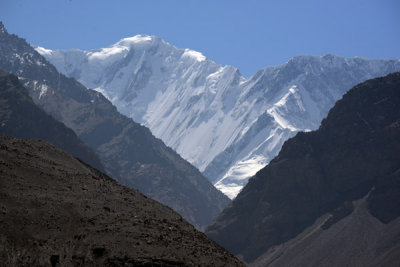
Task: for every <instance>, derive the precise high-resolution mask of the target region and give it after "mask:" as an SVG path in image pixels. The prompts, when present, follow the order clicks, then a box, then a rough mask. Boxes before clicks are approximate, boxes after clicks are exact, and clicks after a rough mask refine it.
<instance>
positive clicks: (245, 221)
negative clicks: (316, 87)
mask: <svg viewBox="0 0 400 267" xmlns="http://www.w3.org/2000/svg"><path fill="white" fill-rule="evenodd" d="M399 173H400V73H395V74H391V75H388V76H387V77H384V78H377V79H373V80H369V81H367V82H365V83H362V84H359V85H357V86H356V87H354V88H353V89H351V90H350V91H349V92H348V93H346V94H345V95H344V97H343V99H341V100H340V101H338V102H337V103H336V105H335V106H334V108H333V109H332V110H331V111H330V112H329V115H328V117H327V118H326V119H325V120H324V121H323V122H322V125H321V127H320V128H319V129H318V130H317V131H314V132H308V133H298V134H297V135H296V136H295V137H294V138H291V139H289V140H288V141H286V142H285V144H284V145H283V147H282V150H281V151H280V152H279V155H278V156H277V157H276V158H274V159H273V160H272V161H271V163H270V164H269V165H268V166H267V167H265V168H264V169H262V170H261V171H259V172H258V173H257V174H256V175H255V176H254V177H253V178H251V179H250V181H249V183H248V185H247V186H246V187H245V188H244V189H243V191H242V192H241V193H240V194H239V195H238V197H237V198H236V199H235V200H234V201H233V202H232V204H231V205H229V206H228V208H226V209H225V210H224V211H223V212H222V213H221V215H220V216H219V217H218V218H217V220H216V221H215V222H214V223H213V224H211V225H210V226H209V227H208V230H207V232H206V233H207V235H208V236H209V237H211V238H212V239H214V240H216V241H217V242H218V243H220V244H221V245H223V246H225V247H226V248H227V249H229V250H230V251H231V252H232V253H234V254H236V255H239V256H240V257H242V258H243V259H244V260H245V261H246V262H252V261H254V260H256V259H257V258H258V257H260V256H261V255H263V254H264V257H262V259H260V262H261V263H266V262H269V263H270V264H271V265H274V264H275V260H276V264H277V266H280V265H279V263H285V264H286V263H294V262H296V260H299V262H303V263H304V262H307V264H306V265H308V266H320V264H324V265H325V266H326V265H330V266H332V265H333V266H341V265H343V263H349V264H350V263H351V264H350V265H351V266H367V265H370V264H372V265H373V266H379V265H381V264H383V263H385V260H388V262H387V264H388V266H396V264H397V263H396V264H394V263H395V261H393V259H396V257H397V259H398V257H399V256H400V243H399V238H398V236H399V235H400V224H399V219H398V217H399V215H400V209H399V208H398V207H399V204H400V180H399ZM357 201H358V202H357ZM360 202H361V204H360ZM357 203H359V204H357ZM360 205H361V207H359V206H360ZM360 214H362V215H360ZM324 216H325V217H324ZM310 227H311V228H310ZM344 228H345V229H344ZM307 229H308V230H307ZM310 229H311V230H310ZM355 229H357V231H353V230H355ZM305 231H309V234H306V233H307V232H305ZM350 233H351V234H350ZM347 234H349V236H346V235H347ZM342 241H343V242H345V241H346V242H347V241H349V242H350V241H351V242H350V243H347V244H345V243H343V242H342ZM285 242H286V243H285ZM365 242H366V243H365ZM369 242H370V243H369ZM375 242H376V243H375ZM277 246H278V247H277ZM340 246H342V247H340ZM324 248H325V249H326V250H325V249H324ZM339 248H340V249H339ZM345 248H348V249H349V250H348V251H347V252H346V253H344V254H343V255H341V256H337V257H336V256H335V255H339V254H340V253H339V252H340V251H343V249H345ZM363 248H365V250H363ZM334 249H338V250H334ZM374 249H376V250H374ZM286 250H287V251H288V252H285V251H286ZM368 251H374V254H373V255H370V254H368V253H367V252H368ZM265 253H266V254H265ZM385 255H386V256H389V255H390V257H389V258H387V257H386V256H385ZM372 256H373V258H374V260H376V261H370V260H371V257H372ZM285 264H283V265H285ZM385 264H386V263H385ZM289 265H290V264H289ZM385 266H386V265H385Z"/></svg>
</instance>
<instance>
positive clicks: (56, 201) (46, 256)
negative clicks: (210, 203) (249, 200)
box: [0, 136, 242, 266]
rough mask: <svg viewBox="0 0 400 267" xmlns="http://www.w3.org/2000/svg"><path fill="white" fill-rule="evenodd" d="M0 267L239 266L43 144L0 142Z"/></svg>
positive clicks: (140, 199) (175, 220)
mask: <svg viewBox="0 0 400 267" xmlns="http://www.w3.org/2000/svg"><path fill="white" fill-rule="evenodd" d="M0 185H1V186H0V198H1V203H0V208H1V212H0V222H1V223H0V258H1V262H0V265H1V266H194V265H196V266H197V265H202V266H212V265H213V266H226V265H229V266H241V265H242V264H241V263H240V262H239V261H238V260H237V259H236V258H235V257H234V256H232V255H231V254H230V253H228V252H227V251H225V250H224V249H223V248H222V247H220V246H218V245H217V244H215V243H214V242H212V241H211V240H209V239H208V238H207V237H206V236H205V235H204V234H203V233H201V232H199V231H197V230H196V229H195V228H194V227H193V226H192V225H190V224H189V223H187V222H186V221H184V220H183V219H182V217H181V216H179V215H178V214H177V213H176V212H174V211H173V210H171V209H170V208H168V207H165V206H163V205H161V204H160V203H158V202H156V201H154V200H151V199H149V198H147V197H145V196H143V195H142V194H140V193H139V192H137V191H136V190H134V189H130V188H127V187H125V186H122V185H119V184H118V183H117V182H116V181H114V180H113V179H111V178H109V177H108V176H106V175H104V174H102V173H100V172H99V171H97V170H96V169H93V168H91V167H89V165H86V164H84V163H83V162H81V161H79V160H77V159H76V158H74V157H72V156H71V155H69V154H67V153H66V152H64V151H62V150H60V149H58V148H56V147H54V146H52V145H50V144H48V143H46V142H44V141H40V140H37V141H23V140H19V139H14V138H9V137H4V136H0Z"/></svg>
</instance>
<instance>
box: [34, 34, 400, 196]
mask: <svg viewBox="0 0 400 267" xmlns="http://www.w3.org/2000/svg"><path fill="white" fill-rule="evenodd" d="M36 50H37V51H38V52H39V53H41V54H42V55H43V56H45V57H46V58H47V59H48V60H49V61H50V62H51V63H53V64H54V65H55V66H56V67H57V69H58V70H59V71H61V72H62V73H64V74H66V75H67V76H71V77H74V78H75V79H77V80H78V81H80V82H81V83H83V84H84V85H86V86H87V87H89V88H93V89H95V90H97V91H99V92H101V93H103V94H104V95H105V96H106V97H107V98H108V99H109V100H111V101H112V102H113V104H114V105H115V106H116V107H117V108H118V110H119V111H120V112H121V113H123V114H124V115H127V116H129V117H131V118H133V119H134V120H135V121H137V122H139V123H142V124H144V125H146V126H147V127H149V128H150V129H151V131H152V133H153V134H154V135H155V136H156V137H158V138H161V139H162V140H163V141H164V142H165V143H166V144H167V145H168V146H170V147H172V148H173V149H175V150H176V151H177V152H178V153H179V154H180V155H181V156H182V157H183V158H185V159H186V160H188V161H189V162H191V163H192V164H193V165H195V166H196V167H197V168H199V170H200V171H202V172H203V174H205V176H206V177H208V178H209V179H210V180H211V181H212V182H213V183H214V184H215V185H216V187H217V188H219V189H220V190H221V191H222V192H224V193H225V194H227V195H228V196H229V197H231V198H233V197H235V196H236V194H237V193H238V192H239V191H240V189H241V188H242V187H243V186H244V185H245V184H246V182H247V179H248V178H249V177H250V176H252V175H254V174H255V173H256V172H257V171H258V170H259V169H260V168H262V167H263V166H265V164H268V162H269V161H270V160H271V159H272V158H273V157H274V156H275V155H276V154H277V153H278V152H279V150H280V148H281V146H282V144H283V142H284V141H285V140H286V139H288V138H289V137H291V136H293V135H294V134H295V133H296V132H298V131H309V130H314V129H316V128H318V126H319V124H320V122H321V120H322V119H323V118H324V117H325V116H326V114H327V113H328V111H329V109H330V108H331V107H332V106H333V105H334V103H335V102H336V101H337V100H338V99H339V98H341V96H342V95H343V94H344V93H345V92H346V91H347V90H348V89H350V88H351V87H352V86H354V85H355V84H357V83H359V82H361V81H363V80H366V79H369V78H373V77H377V76H383V75H385V74H387V73H389V72H394V71H398V70H400V62H399V60H367V59H362V58H344V57H338V56H334V55H325V56H297V57H294V58H292V59H291V60H289V61H288V62H286V63H285V64H283V65H280V66H276V67H269V68H265V69H263V70H260V71H258V72H257V73H256V74H254V75H253V76H251V77H250V78H245V77H243V76H242V75H241V74H240V72H239V70H238V69H237V68H235V67H232V66H221V65H218V64H216V63H215V62H213V61H211V60H209V59H207V58H206V57H205V56H204V55H202V54H201V53H200V52H196V51H193V50H190V49H178V48H176V47H174V46H173V45H171V44H169V43H167V42H165V41H163V40H162V39H160V38H158V37H155V36H147V35H137V36H134V37H130V38H125V39H122V40H120V41H119V42H117V43H116V44H114V45H111V46H110V47H108V48H102V49H97V50H89V51H83V50H54V51H49V50H46V49H43V48H36Z"/></svg>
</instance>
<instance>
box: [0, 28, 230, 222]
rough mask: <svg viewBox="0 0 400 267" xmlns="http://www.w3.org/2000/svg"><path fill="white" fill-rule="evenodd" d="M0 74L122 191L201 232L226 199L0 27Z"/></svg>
mask: <svg viewBox="0 0 400 267" xmlns="http://www.w3.org/2000/svg"><path fill="white" fill-rule="evenodd" d="M0 69H4V70H6V71H9V72H11V73H13V74H15V75H17V76H18V77H19V79H20V81H22V82H23V84H24V85H25V86H26V88H27V89H28V90H29V94H30V95H31V97H32V99H33V101H34V102H35V103H37V104H38V105H40V106H41V107H42V108H43V109H44V110H45V111H46V112H48V113H49V114H51V115H52V116H54V117H55V118H56V119H58V120H60V121H61V122H63V123H64V124H65V125H66V126H67V127H70V128H71V129H72V130H74V131H75V133H76V134H77V135H78V136H79V138H81V140H83V141H84V142H85V143H86V144H88V145H89V146H90V147H91V148H92V149H93V150H95V152H97V154H98V155H99V157H100V159H101V160H102V162H103V164H104V166H105V169H106V172H107V173H108V174H110V175H111V176H112V177H113V178H115V179H117V180H118V181H120V182H122V183H124V184H125V185H128V186H131V187H134V188H137V189H139V190H140V191H141V192H142V193H144V194H145V195H147V196H149V197H151V198H154V199H156V200H158V201H160V202H161V203H163V204H165V205H168V206H170V207H171V208H173V209H174V210H175V211H178V212H179V213H180V214H181V215H182V216H183V217H184V218H186V219H187V220H188V221H189V222H191V223H193V224H194V225H195V226H196V227H198V228H200V229H203V228H204V227H205V226H206V225H207V224H209V223H210V222H211V221H212V220H213V219H214V218H215V217H216V216H217V215H218V214H219V212H220V211H222V209H223V208H224V207H225V206H226V205H227V203H228V202H229V199H228V198H227V197H226V196H225V195H223V194H222V193H221V192H220V191H218V190H217V189H215V188H214V187H213V185H212V184H211V183H210V182H209V181H208V180H207V179H206V178H204V177H203V176H202V175H201V173H200V172H199V171H198V170H197V169H196V168H194V167H193V166H192V165H190V164H189V163H188V162H186V161H185V160H184V159H182V158H181V157H180V156H179V155H178V154H176V153H175V152H174V151H173V150H171V149H170V148H168V147H166V146H165V145H164V144H163V143H162V142H161V141H160V140H159V139H156V138H155V137H154V136H153V135H152V134H151V133H150V131H149V130H148V129H147V128H145V127H143V126H141V125H139V124H137V123H135V122H133V121H132V120H131V119H128V118H127V117H125V116H123V115H121V114H120V113H118V111H117V110H116V108H115V107H114V106H113V105H112V104H111V103H110V102H109V101H108V100H107V99H105V98H104V97H103V96H102V95H101V94H100V93H98V92H95V91H93V90H88V89H86V88H85V87H84V86H82V85H81V84H80V83H78V82H76V81H75V80H73V79H69V78H67V77H65V76H64V75H62V74H60V73H58V72H57V70H56V69H55V67H54V66H52V65H51V64H50V63H48V62H47V61H46V60H45V59H44V58H43V57H42V56H41V55H39V54H38V53H37V52H36V51H35V50H34V49H33V48H32V47H31V46H30V45H29V44H27V43H26V42H25V41H24V40H23V39H21V38H19V37H17V36H15V35H10V34H8V33H7V31H6V30H5V28H4V26H3V25H2V24H1V25H0Z"/></svg>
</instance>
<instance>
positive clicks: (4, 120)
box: [0, 70, 104, 170]
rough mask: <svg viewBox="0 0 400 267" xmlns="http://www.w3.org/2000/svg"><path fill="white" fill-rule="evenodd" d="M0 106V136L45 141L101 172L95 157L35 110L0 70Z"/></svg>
mask: <svg viewBox="0 0 400 267" xmlns="http://www.w3.org/2000/svg"><path fill="white" fill-rule="evenodd" d="M0 103H1V104H0V134H2V135H7V136H12V137H17V138H23V139H42V140H45V141H48V142H50V143H52V144H54V145H56V146H58V147H59V148H61V149H64V150H65V151H67V152H69V153H71V154H72V155H74V156H76V157H78V158H80V159H81V160H83V161H85V162H86V163H88V164H90V165H91V166H93V167H94V168H96V169H98V170H104V167H103V165H102V163H101V161H100V159H99V158H98V156H97V154H96V153H95V152H93V151H92V150H91V149H90V148H89V147H88V146H87V145H86V144H84V143H83V142H82V141H81V140H80V139H79V138H78V137H77V136H76V134H75V133H74V131H72V130H71V129H69V128H67V127H65V125H64V124H62V123H61V122H59V121H57V120H55V119H54V118H53V117H51V116H50V115H48V114H47V113H46V112H44V111H43V110H42V109H40V108H39V107H38V106H36V104H35V103H34V102H33V101H32V99H31V98H30V96H29V94H28V91H27V90H26V89H25V88H24V87H23V86H22V85H21V84H20V82H19V81H18V78H17V77H16V76H14V75H11V74H8V73H6V72H3V71H1V70H0Z"/></svg>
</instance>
